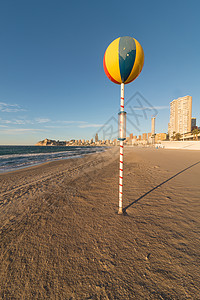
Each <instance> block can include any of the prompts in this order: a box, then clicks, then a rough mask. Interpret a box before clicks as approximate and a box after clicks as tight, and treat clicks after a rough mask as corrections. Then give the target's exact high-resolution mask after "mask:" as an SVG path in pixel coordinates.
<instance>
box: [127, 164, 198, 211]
mask: <svg viewBox="0 0 200 300" xmlns="http://www.w3.org/2000/svg"><path fill="white" fill-rule="evenodd" d="M199 163H200V161H198V162H196V163H195V164H193V165H191V166H189V167H187V168H185V169H183V170H181V171H180V172H178V173H176V174H175V175H173V176H172V177H170V178H168V179H167V180H165V181H163V182H162V183H160V184H159V185H157V186H155V187H154V188H152V189H151V190H150V191H148V192H146V193H145V194H144V195H142V196H140V197H139V198H138V199H136V200H134V201H133V202H131V203H130V204H129V205H127V206H126V207H124V208H123V213H126V210H127V209H128V208H129V207H130V206H132V205H133V204H135V203H137V202H138V201H140V200H141V199H142V198H144V197H146V196H147V195H148V194H150V193H151V192H153V191H154V190H156V189H157V188H159V187H160V186H162V185H163V184H165V183H166V182H168V181H170V180H172V179H173V178H175V177H176V176H178V175H180V174H181V173H183V172H185V171H187V170H188V169H190V168H192V167H194V166H196V165H198V164H199Z"/></svg>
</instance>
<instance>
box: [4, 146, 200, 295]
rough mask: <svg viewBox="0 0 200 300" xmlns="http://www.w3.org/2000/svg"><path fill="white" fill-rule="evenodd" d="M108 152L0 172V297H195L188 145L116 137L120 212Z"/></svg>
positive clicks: (113, 153)
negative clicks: (143, 144)
mask: <svg viewBox="0 0 200 300" xmlns="http://www.w3.org/2000/svg"><path fill="white" fill-rule="evenodd" d="M118 152H119V148H118V147H116V148H110V149H108V150H107V151H105V152H101V153H96V154H93V155H86V156H85V157H83V158H78V159H72V160H70V159H69V160H63V161H54V162H50V163H45V164H43V165H39V166H34V167H31V168H28V169H27V168H26V169H22V170H18V171H15V172H12V173H5V174H1V175H0V180H1V193H0V200H1V202H0V203H1V206H0V245H1V258H0V280H1V293H0V296H1V297H2V298H12V299H23V298H25V299H30V298H32V297H35V298H39V299H70V298H71V299H117V298H118V299H162V298H164V299H191V298H192V299H198V295H199V292H200V288H199V286H200V280H199V278H200V276H199V275H200V271H199V259H198V257H199V254H200V253H199V252H200V250H199V249H200V247H199V246H200V245H199V231H198V228H199V225H200V221H199V220H200V216H199V214H200V213H199V195H200V187H199V174H200V160H199V155H198V152H196V151H195V152H192V155H191V151H190V150H184V151H183V150H180V151H179V150H172V149H170V150H167V149H150V148H138V149H137V148H133V147H125V149H124V153H125V157H124V158H125V162H124V203H123V206H124V207H128V206H129V207H128V208H127V216H119V215H117V210H118V168H119V166H118V160H119V153H118ZM161 297H162V298H161Z"/></svg>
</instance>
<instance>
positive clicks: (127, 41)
mask: <svg viewBox="0 0 200 300" xmlns="http://www.w3.org/2000/svg"><path fill="white" fill-rule="evenodd" d="M143 64H144V52H143V49H142V46H141V45H140V43H139V42H138V41H137V40H136V39H134V38H132V37H129V36H123V37H119V38H117V39H116V40H114V41H113V42H112V43H111V44H110V45H109V46H108V48H107V49H106V51H105V54H104V59H103V67H104V71H105V73H106V75H107V77H108V78H109V79H110V80H111V81H113V82H114V83H117V84H121V83H124V84H126V83H129V82H131V81H133V80H134V79H136V78H137V77H138V75H139V74H140V72H141V71H142V67H143Z"/></svg>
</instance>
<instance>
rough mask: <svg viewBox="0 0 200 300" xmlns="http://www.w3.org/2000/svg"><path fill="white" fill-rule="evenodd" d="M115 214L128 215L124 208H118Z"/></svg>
mask: <svg viewBox="0 0 200 300" xmlns="http://www.w3.org/2000/svg"><path fill="white" fill-rule="evenodd" d="M117 214H118V215H123V216H128V214H127V212H126V210H124V209H119V210H118V213H117Z"/></svg>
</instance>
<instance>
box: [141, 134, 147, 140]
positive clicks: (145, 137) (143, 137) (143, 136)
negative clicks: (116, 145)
mask: <svg viewBox="0 0 200 300" xmlns="http://www.w3.org/2000/svg"><path fill="white" fill-rule="evenodd" d="M142 139H143V141H146V140H147V134H146V133H143V134H142Z"/></svg>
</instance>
